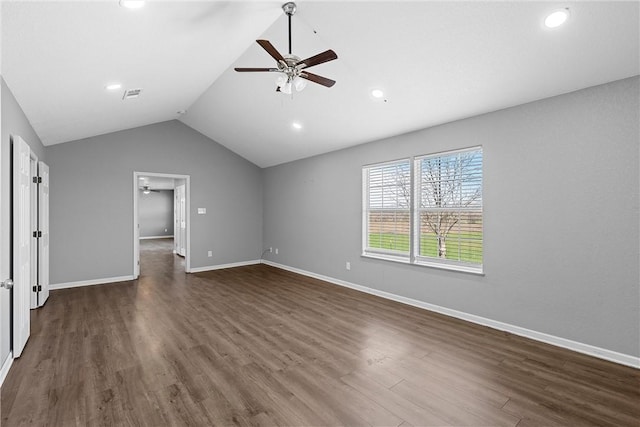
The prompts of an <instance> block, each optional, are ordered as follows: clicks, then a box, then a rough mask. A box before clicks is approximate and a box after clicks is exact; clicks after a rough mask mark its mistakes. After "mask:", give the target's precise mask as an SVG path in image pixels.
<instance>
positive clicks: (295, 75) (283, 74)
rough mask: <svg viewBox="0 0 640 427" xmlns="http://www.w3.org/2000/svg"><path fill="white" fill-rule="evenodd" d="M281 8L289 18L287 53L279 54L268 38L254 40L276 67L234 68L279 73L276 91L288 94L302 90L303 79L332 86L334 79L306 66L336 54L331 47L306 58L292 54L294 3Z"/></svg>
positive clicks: (304, 82)
mask: <svg viewBox="0 0 640 427" xmlns="http://www.w3.org/2000/svg"><path fill="white" fill-rule="evenodd" d="M282 10H283V11H284V13H285V15H287V18H288V20H289V53H288V54H286V55H281V54H280V52H278V50H277V49H276V48H275V47H273V45H272V44H271V43H270V42H269V41H268V40H256V42H257V43H258V44H259V45H260V46H261V47H262V48H263V49H264V50H266V51H267V53H268V54H269V55H271V57H272V58H273V59H275V60H276V66H277V68H234V70H236V71H238V72H241V73H247V72H267V73H279V76H278V78H277V79H276V85H277V87H276V92H282V93H285V94H288V95H289V94H291V93H292V91H293V89H295V90H296V91H298V92H300V91H301V90H303V89H304V88H305V87H306V85H307V82H306V81H305V80H308V81H311V82H314V83H317V84H319V85H322V86H325V87H332V86H333V85H334V84H335V83H336V82H335V80H331V79H328V78H326V77H322V76H319V75H317V74H312V73H310V72H308V71H307V68H310V67H313V66H315V65H319V64H323V63H325V62H329V61H333V60H334V59H338V55H336V53H335V52H334V51H333V50H331V49H329V50H326V51H324V52H322V53H319V54H317V55H314V56H312V57H310V58H307V59H300V57H298V56H296V55H293V54H292V53H291V17H292V16H293V15H294V14H295V13H296V4H295V3H293V2H288V3H285V4H283V5H282Z"/></svg>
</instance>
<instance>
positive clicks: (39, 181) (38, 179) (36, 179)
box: [33, 176, 42, 184]
mask: <svg viewBox="0 0 640 427" xmlns="http://www.w3.org/2000/svg"><path fill="white" fill-rule="evenodd" d="M33 183H34V184H42V177H40V176H34V177H33Z"/></svg>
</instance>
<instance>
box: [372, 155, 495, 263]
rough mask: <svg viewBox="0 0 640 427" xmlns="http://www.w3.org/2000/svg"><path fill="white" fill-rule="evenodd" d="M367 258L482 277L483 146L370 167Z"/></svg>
mask: <svg viewBox="0 0 640 427" xmlns="http://www.w3.org/2000/svg"><path fill="white" fill-rule="evenodd" d="M363 182H364V194H363V196H364V197H363V200H364V218H363V255H365V256H372V257H376V258H383V259H389V260H394V261H403V262H409V263H413V264H420V265H427V266H432V267H440V268H448V269H454V270H461V271H468V272H475V273H482V262H483V261H482V260H483V244H482V242H483V233H482V231H483V228H482V148H480V147H474V148H469V149H464V150H457V151H450V152H446V153H438V154H432V155H425V156H417V157H414V158H413V159H407V160H401V161H396V162H390V163H383V164H377V165H370V166H365V167H364V168H363Z"/></svg>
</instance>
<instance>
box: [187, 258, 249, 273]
mask: <svg viewBox="0 0 640 427" xmlns="http://www.w3.org/2000/svg"><path fill="white" fill-rule="evenodd" d="M260 262H261V260H259V259H254V260H251V261H240V262H232V263H230V264H218V265H207V266H204V267H191V271H190V273H200V272H202V271H211V270H221V269H223V268H234V267H244V266H245V265H255V264H260Z"/></svg>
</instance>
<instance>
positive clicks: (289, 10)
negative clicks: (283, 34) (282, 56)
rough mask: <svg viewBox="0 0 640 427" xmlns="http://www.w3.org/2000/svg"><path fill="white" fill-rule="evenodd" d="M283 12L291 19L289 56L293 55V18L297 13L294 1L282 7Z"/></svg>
mask: <svg viewBox="0 0 640 427" xmlns="http://www.w3.org/2000/svg"><path fill="white" fill-rule="evenodd" d="M282 10H283V11H284V13H285V14H286V15H287V17H288V18H289V55H291V17H292V16H293V15H294V14H295V13H296V4H295V3H294V2H292V1H290V2H287V3H285V4H283V5H282Z"/></svg>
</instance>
